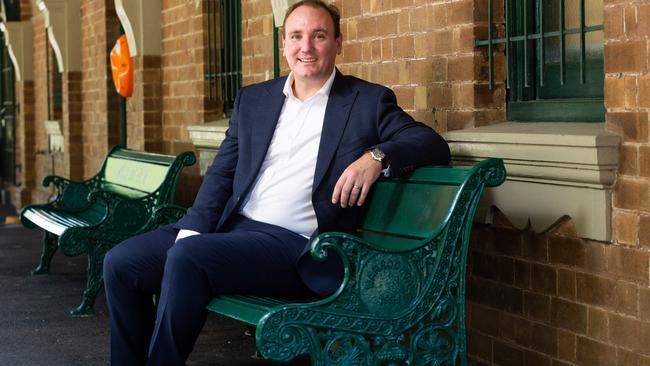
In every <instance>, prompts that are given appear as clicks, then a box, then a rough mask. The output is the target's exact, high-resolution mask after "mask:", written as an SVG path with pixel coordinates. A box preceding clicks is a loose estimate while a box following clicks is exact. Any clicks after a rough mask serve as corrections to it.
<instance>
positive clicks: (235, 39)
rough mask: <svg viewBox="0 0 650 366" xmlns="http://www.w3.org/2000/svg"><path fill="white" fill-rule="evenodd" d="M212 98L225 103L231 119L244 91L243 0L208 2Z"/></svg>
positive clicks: (209, 67) (226, 111)
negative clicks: (242, 56)
mask: <svg viewBox="0 0 650 366" xmlns="http://www.w3.org/2000/svg"><path fill="white" fill-rule="evenodd" d="M206 6H207V13H208V46H207V58H208V62H207V63H208V67H207V70H206V74H205V78H206V79H207V80H208V86H209V97H210V99H211V100H221V101H222V102H223V111H224V113H225V114H226V116H230V114H231V113H232V109H233V107H234V104H235V97H236V96H237V92H238V91H239V88H241V79H242V62H241V1H232V0H207V1H206Z"/></svg>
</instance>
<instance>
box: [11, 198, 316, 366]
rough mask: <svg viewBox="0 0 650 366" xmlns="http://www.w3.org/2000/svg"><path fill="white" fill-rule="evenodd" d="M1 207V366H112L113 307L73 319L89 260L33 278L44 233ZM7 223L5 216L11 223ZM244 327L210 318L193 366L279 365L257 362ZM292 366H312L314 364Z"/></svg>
mask: <svg viewBox="0 0 650 366" xmlns="http://www.w3.org/2000/svg"><path fill="white" fill-rule="evenodd" d="M12 211H13V210H12V208H10V207H7V206H4V207H3V206H0V365H12V366H19V365H25V366H77V365H78V366H95V365H109V347H110V346H109V343H110V342H109V329H108V316H107V310H106V299H105V297H104V295H103V293H102V294H101V295H100V296H99V297H98V298H97V302H96V305H95V311H96V315H95V316H91V317H83V318H73V317H70V316H69V315H68V311H69V310H70V309H73V308H75V307H76V306H77V305H78V304H79V302H80V301H81V293H82V291H83V288H84V283H85V274H84V271H85V268H86V258H85V256H78V257H66V256H64V255H62V254H60V253H57V254H56V255H55V256H54V258H53V260H52V264H51V269H50V274H48V275H40V276H31V275H30V271H31V270H32V269H33V268H34V267H35V266H36V264H37V263H38V259H39V256H40V251H41V233H40V231H39V230H37V229H25V228H23V227H22V226H21V225H20V224H10V223H4V220H3V218H4V216H9V215H12V214H15V212H12ZM3 215H4V216H3ZM246 333H247V328H246V327H245V326H244V325H243V324H242V323H239V322H237V321H234V320H231V319H228V318H225V317H222V316H219V315H216V314H210V316H209V317H208V322H207V323H206V326H205V327H204V329H203V332H202V333H201V335H200V337H199V339H198V341H197V344H196V347H195V349H194V352H193V353H192V355H191V356H190V359H189V360H188V363H187V364H188V365H194V366H199V365H200V366H207V365H228V366H231V365H242V366H246V365H250V366H253V365H255V366H257V365H260V366H261V365H277V363H273V362H269V361H265V360H260V359H256V358H253V357H251V356H252V355H254V353H255V345H254V338H253V337H251V336H250V335H247V334H246ZM291 365H296V366H297V365H309V362H308V360H305V359H303V360H300V361H298V362H292V363H291Z"/></svg>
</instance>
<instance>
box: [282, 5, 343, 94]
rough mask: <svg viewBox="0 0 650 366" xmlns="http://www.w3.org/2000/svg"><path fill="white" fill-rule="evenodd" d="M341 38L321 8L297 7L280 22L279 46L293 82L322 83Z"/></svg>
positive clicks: (330, 67)
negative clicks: (281, 23) (291, 72)
mask: <svg viewBox="0 0 650 366" xmlns="http://www.w3.org/2000/svg"><path fill="white" fill-rule="evenodd" d="M342 42H343V39H342V37H341V36H339V37H338V38H335V36H334V23H333V21H332V18H331V17H330V15H329V13H327V11H326V10H325V9H321V8H316V7H311V6H301V7H299V8H297V9H295V10H294V11H293V12H291V14H289V16H288V17H287V19H286V21H285V23H284V34H283V37H282V45H283V46H284V53H285V56H286V58H287V63H288V64H289V68H290V69H291V71H293V73H294V77H295V79H296V81H299V82H301V81H305V82H308V83H314V82H322V83H324V82H325V81H326V80H327V78H329V76H330V75H331V74H332V70H333V68H334V62H335V60H336V55H337V54H340V53H341V48H342Z"/></svg>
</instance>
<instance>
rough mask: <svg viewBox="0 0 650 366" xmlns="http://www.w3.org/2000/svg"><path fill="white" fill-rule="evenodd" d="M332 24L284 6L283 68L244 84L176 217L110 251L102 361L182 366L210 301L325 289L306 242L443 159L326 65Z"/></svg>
mask: <svg viewBox="0 0 650 366" xmlns="http://www.w3.org/2000/svg"><path fill="white" fill-rule="evenodd" d="M339 20H340V16H339V13H338V10H337V9H336V8H335V7H333V6H329V5H327V4H325V3H323V2H322V1H320V0H303V1H300V2H298V3H297V4H295V5H294V6H292V7H291V8H289V10H288V11H287V15H286V17H285V22H284V24H283V37H282V43H283V46H284V52H285V57H286V60H287V62H288V64H289V68H290V69H291V73H290V74H289V76H288V77H283V78H279V79H276V80H271V81H268V82H264V83H260V84H255V85H250V86H247V87H244V88H242V89H241V91H240V92H239V94H238V96H237V99H236V101H235V108H234V112H233V114H232V117H231V119H230V126H229V129H228V132H227V133H226V138H225V140H224V142H223V144H222V145H221V149H220V150H219V153H218V155H217V157H216V158H215V160H214V162H213V163H212V166H211V167H210V168H209V169H208V170H207V172H206V174H205V178H204V181H203V184H202V185H201V188H200V190H199V192H198V194H197V197H196V199H195V202H194V204H193V205H192V207H191V208H190V209H189V210H188V212H187V214H186V215H185V216H184V217H183V218H182V219H181V220H180V221H178V222H177V223H176V224H174V225H170V226H167V227H163V228H161V229H159V230H156V231H153V232H151V233H147V234H143V235H140V236H137V237H134V238H131V239H128V240H126V241H124V242H123V243H121V244H120V245H117V246H116V247H114V248H113V249H112V250H111V251H110V252H109V253H108V254H107V256H106V258H105V260H104V280H105V285H106V295H107V300H108V306H109V310H110V318H111V359H112V364H113V365H120V366H126V365H144V364H146V365H157V366H158V365H183V364H184V363H185V360H186V359H187V357H188V356H189V354H190V352H191V351H192V348H193V346H194V342H195V341H196V338H197V337H198V335H199V333H200V331H201V328H202V327H203V324H204V322H205V319H206V316H207V311H206V310H205V307H206V305H207V304H208V302H209V301H210V299H211V298H212V297H214V296H216V295H220V294H229V293H245V294H256V295H297V294H305V293H310V292H311V293H316V294H320V295H327V294H330V293H332V292H334V291H335V290H336V288H337V287H338V285H339V284H340V281H341V278H342V267H341V263H340V260H339V259H338V258H336V256H331V258H330V260H329V261H326V262H325V263H317V262H315V261H314V260H313V259H312V258H311V256H310V255H309V253H308V251H309V238H310V237H313V236H315V235H317V234H318V233H322V232H326V231H348V232H350V231H353V230H354V228H355V226H356V224H357V218H358V214H359V206H361V205H362V204H363V203H364V201H365V199H366V196H367V194H368V192H369V190H370V188H371V186H372V184H373V183H374V182H375V181H376V180H377V178H378V177H379V176H380V175H381V174H382V172H383V174H384V175H387V176H399V175H403V174H406V173H408V172H410V171H412V170H413V169H414V168H415V167H417V166H421V165H426V164H447V163H448V162H449V148H448V146H447V144H446V143H445V142H444V140H443V139H442V138H441V137H440V136H439V135H438V134H436V133H435V132H434V131H433V130H432V129H431V128H429V127H427V126H425V125H423V124H421V123H419V122H416V121H414V120H413V119H412V118H411V117H410V116H409V115H408V114H406V113H405V112H404V111H403V110H402V109H401V108H399V107H398V106H397V103H396V99H395V95H394V94H393V92H392V91H391V90H389V89H387V88H385V87H383V86H380V85H376V84H372V83H369V82H366V81H363V80H360V79H357V78H354V77H352V76H345V75H342V74H341V73H340V72H339V71H338V70H337V69H336V68H335V66H334V62H335V59H336V55H337V54H340V53H341V49H342V36H341V32H340V27H339ZM152 294H159V295H160V296H159V301H158V305H157V308H155V307H154V306H153V304H152Z"/></svg>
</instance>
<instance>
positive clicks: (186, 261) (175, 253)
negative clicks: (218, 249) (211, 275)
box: [165, 237, 200, 268]
mask: <svg viewBox="0 0 650 366" xmlns="http://www.w3.org/2000/svg"><path fill="white" fill-rule="evenodd" d="M196 239H197V238H194V237H187V238H185V239H181V240H179V241H178V242H177V243H176V244H175V245H173V246H172V247H171V248H169V250H168V251H167V261H166V263H165V268H169V267H175V266H178V267H180V268H187V267H188V266H191V267H194V266H195V265H196V258H195V256H196V255H197V251H196V250H195V249H194V247H196V245H200V243H198V241H197V240H196Z"/></svg>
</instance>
